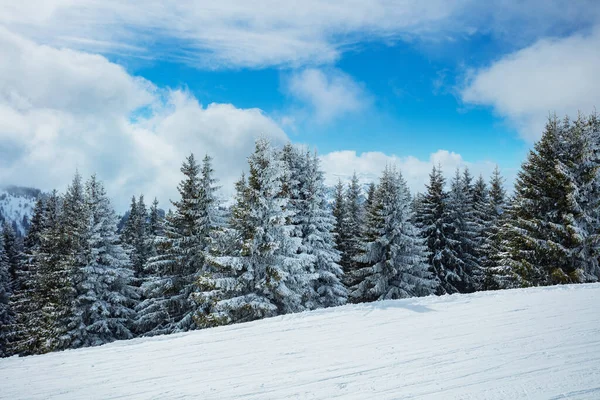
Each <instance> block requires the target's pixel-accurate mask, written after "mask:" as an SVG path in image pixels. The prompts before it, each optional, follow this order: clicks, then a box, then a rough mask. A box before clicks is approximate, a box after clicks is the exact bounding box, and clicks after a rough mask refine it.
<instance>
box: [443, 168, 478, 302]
mask: <svg viewBox="0 0 600 400" xmlns="http://www.w3.org/2000/svg"><path fill="white" fill-rule="evenodd" d="M450 186H451V187H450V193H449V194H448V200H447V202H448V204H447V210H448V218H449V222H450V224H451V227H452V229H450V230H449V235H448V236H447V239H448V242H447V243H448V246H449V247H450V248H451V252H450V255H451V256H450V257H449V259H448V261H447V264H446V265H447V268H448V269H450V270H452V271H453V273H454V274H456V275H457V276H458V278H459V280H458V281H457V282H456V284H455V285H454V287H455V288H456V289H457V290H458V291H459V292H460V293H469V292H472V291H473V290H474V289H475V287H474V284H475V282H474V275H477V274H479V272H480V267H479V264H478V260H477V255H476V254H475V246H476V235H477V226H476V216H475V210H474V202H473V192H474V188H473V185H472V176H471V175H470V173H469V170H468V169H465V170H464V173H463V174H462V176H461V174H460V172H459V170H458V169H457V170H456V174H455V176H454V179H453V180H452V182H451V185H450Z"/></svg>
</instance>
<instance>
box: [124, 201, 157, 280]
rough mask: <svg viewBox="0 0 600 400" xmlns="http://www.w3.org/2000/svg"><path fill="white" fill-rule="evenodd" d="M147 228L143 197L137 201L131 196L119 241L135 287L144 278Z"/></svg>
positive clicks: (147, 248)
mask: <svg viewBox="0 0 600 400" xmlns="http://www.w3.org/2000/svg"><path fill="white" fill-rule="evenodd" d="M147 226H148V210H147V209H146V204H145V203H144V195H142V194H141V195H140V196H139V198H138V200H137V201H136V198H135V196H133V198H132V199H131V206H130V208H129V216H128V217H127V221H126V222H125V226H124V227H123V231H122V232H121V241H122V243H123V244H124V245H125V249H126V250H127V253H128V254H129V258H130V259H131V265H132V268H133V271H134V278H135V281H134V282H135V284H136V286H138V285H140V284H141V282H142V279H143V278H144V267H145V265H146V263H147V262H148V258H149V257H150V255H149V253H150V251H151V250H150V249H149V241H148V234H147Z"/></svg>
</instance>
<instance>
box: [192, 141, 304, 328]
mask: <svg viewBox="0 0 600 400" xmlns="http://www.w3.org/2000/svg"><path fill="white" fill-rule="evenodd" d="M248 164H249V166H250V175H249V178H248V181H247V182H245V181H244V180H240V181H239V182H238V184H237V185H236V190H237V195H236V205H235V206H234V207H233V210H232V220H231V222H230V226H231V227H232V228H234V227H235V228H236V229H235V231H233V232H231V231H229V232H228V235H229V236H228V237H229V238H230V240H231V241H233V242H234V243H235V246H234V248H233V249H231V251H230V252H229V254H227V255H220V256H213V257H210V258H209V261H210V263H211V265H212V270H211V271H209V272H207V273H205V274H204V275H202V276H201V277H200V278H199V279H198V286H199V287H200V288H201V292H199V293H197V295H196V301H197V302H198V304H199V306H200V308H199V312H198V314H197V318H196V320H197V323H198V324H199V326H201V327H206V326H214V325H222V324H230V323H235V322H244V321H251V320H255V319H260V318H264V317H269V316H274V315H277V314H285V313H289V312H297V311H302V310H303V309H304V306H303V297H304V295H305V294H306V291H307V290H308V289H309V288H310V284H311V280H310V279H311V278H312V276H311V275H310V274H307V273H306V271H307V269H308V265H307V264H306V263H305V261H306V260H310V258H308V257H306V258H298V257H297V256H296V253H297V251H298V249H299V247H300V239H299V238H297V237H292V235H291V233H292V231H293V230H294V227H293V226H290V225H288V223H289V221H291V220H292V218H293V217H294V216H293V215H292V213H291V211H290V205H289V204H288V198H287V197H286V196H283V195H282V193H283V191H282V181H283V177H284V176H285V174H286V173H289V171H286V168H285V163H284V162H282V161H281V158H280V157H279V155H278V154H276V153H275V152H274V151H273V149H272V148H271V145H270V143H269V141H268V140H266V139H259V140H257V142H256V146H255V150H254V153H253V154H252V155H251V156H250V157H249V158H248Z"/></svg>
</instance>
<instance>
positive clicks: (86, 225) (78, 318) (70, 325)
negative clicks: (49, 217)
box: [56, 172, 91, 350]
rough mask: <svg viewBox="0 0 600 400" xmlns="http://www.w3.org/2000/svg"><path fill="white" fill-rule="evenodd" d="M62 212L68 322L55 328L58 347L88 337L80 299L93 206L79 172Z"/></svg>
mask: <svg viewBox="0 0 600 400" xmlns="http://www.w3.org/2000/svg"><path fill="white" fill-rule="evenodd" d="M61 211H62V212H61V215H60V237H61V238H60V241H59V243H61V244H62V249H61V250H62V251H61V252H59V253H58V254H59V255H61V256H62V259H61V260H60V262H59V269H60V273H61V274H62V276H61V277H60V279H61V280H64V282H61V285H63V287H64V289H65V297H63V298H61V299H60V303H59V304H60V307H61V308H62V310H63V311H64V312H65V315H64V316H65V317H66V323H64V324H63V323H62V322H60V323H59V324H57V325H56V328H57V329H58V330H60V331H62V332H61V334H60V335H57V340H58V342H57V344H58V347H57V348H56V350H59V349H60V350H62V349H66V348H75V347H79V346H81V343H82V342H84V341H85V336H86V326H85V322H84V316H83V313H84V312H85V310H83V309H81V308H78V307H77V299H78V297H79V296H80V295H81V285H82V284H83V282H84V281H85V279H86V278H85V273H84V268H85V266H86V265H87V264H88V261H89V257H90V251H91V249H90V247H89V240H90V218H91V217H90V210H89V208H88V203H87V199H86V194H85V187H84V184H83V182H82V179H81V175H80V174H79V172H77V173H76V174H75V177H74V178H73V181H72V182H71V185H70V186H69V187H68V188H67V191H66V193H65V195H64V197H63V202H62V209H61Z"/></svg>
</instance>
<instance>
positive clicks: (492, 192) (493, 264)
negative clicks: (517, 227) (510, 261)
mask: <svg viewBox="0 0 600 400" xmlns="http://www.w3.org/2000/svg"><path fill="white" fill-rule="evenodd" d="M503 182H504V180H503V178H502V176H501V175H500V170H499V169H498V166H496V168H495V169H494V172H493V174H492V177H491V178H490V184H489V191H488V201H487V205H486V206H485V208H484V209H485V210H486V215H487V219H484V220H485V224H486V225H485V228H484V230H483V232H482V239H483V243H482V244H481V247H480V254H481V266H482V268H483V282H482V285H481V290H497V289H501V288H503V287H505V286H510V283H509V282H510V281H511V278H510V277H511V273H510V272H508V273H507V271H503V270H502V269H501V268H499V264H498V260H499V259H498V256H499V254H500V251H501V238H500V235H499V231H500V226H501V225H502V224H503V218H504V210H505V208H506V191H505V190H504V183H503ZM505 278H508V281H507V282H505Z"/></svg>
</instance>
